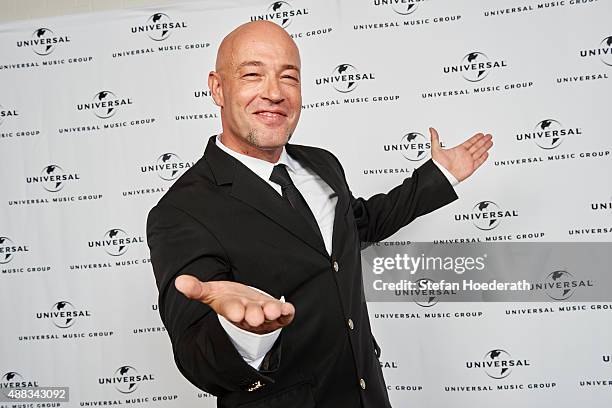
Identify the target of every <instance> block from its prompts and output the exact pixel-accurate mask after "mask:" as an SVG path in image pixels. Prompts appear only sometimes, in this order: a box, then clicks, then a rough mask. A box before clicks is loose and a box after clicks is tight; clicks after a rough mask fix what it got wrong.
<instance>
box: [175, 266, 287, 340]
mask: <svg viewBox="0 0 612 408" xmlns="http://www.w3.org/2000/svg"><path fill="white" fill-rule="evenodd" d="M174 285H175V287H176V289H177V290H178V291H179V292H181V293H183V294H184V295H185V296H186V297H188V298H189V299H192V300H198V301H200V302H202V303H205V304H207V305H209V306H210V307H211V308H212V309H213V310H214V311H215V312H216V313H217V314H219V315H221V316H223V317H225V318H226V319H227V320H229V321H230V322H232V323H233V324H234V325H236V326H238V327H240V328H241V329H244V330H247V331H250V332H252V333H257V334H265V333H270V332H272V331H274V330H276V329H278V328H280V327H284V326H287V325H288V324H289V323H291V321H292V320H293V317H294V316H295V308H294V307H293V305H292V304H291V303H287V302H281V301H280V300H278V299H275V298H273V297H272V296H269V295H267V294H265V293H262V292H259V291H257V290H255V289H253V288H251V287H249V286H247V285H243V284H241V283H238V282H231V281H209V282H201V281H200V280H199V279H197V278H196V277H195V276H191V275H180V276H179V277H177V278H176V280H175V281H174Z"/></svg>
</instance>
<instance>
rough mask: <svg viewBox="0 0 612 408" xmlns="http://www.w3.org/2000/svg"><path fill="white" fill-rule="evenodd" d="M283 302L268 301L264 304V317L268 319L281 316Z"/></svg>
mask: <svg viewBox="0 0 612 408" xmlns="http://www.w3.org/2000/svg"><path fill="white" fill-rule="evenodd" d="M281 306H282V303H281V302H279V301H272V302H266V303H265V304H264V305H263V306H262V310H263V313H264V318H265V319H266V320H267V321H272V320H276V319H278V318H279V317H280V316H281Z"/></svg>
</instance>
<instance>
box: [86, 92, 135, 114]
mask: <svg viewBox="0 0 612 408" xmlns="http://www.w3.org/2000/svg"><path fill="white" fill-rule="evenodd" d="M132 104H133V102H132V99H130V98H118V97H117V96H116V95H115V94H114V93H113V92H111V91H100V92H98V93H97V94H95V95H94V97H93V98H92V101H91V102H90V103H81V104H77V110H79V111H84V110H90V111H92V112H93V113H94V115H96V116H97V117H99V118H100V119H108V118H110V117H111V116H113V115H114V114H115V113H117V108H118V107H120V106H125V105H132Z"/></svg>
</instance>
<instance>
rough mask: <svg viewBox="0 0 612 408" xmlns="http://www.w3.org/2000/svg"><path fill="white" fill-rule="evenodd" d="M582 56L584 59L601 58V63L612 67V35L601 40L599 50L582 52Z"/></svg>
mask: <svg viewBox="0 0 612 408" xmlns="http://www.w3.org/2000/svg"><path fill="white" fill-rule="evenodd" d="M580 56H581V57H582V58H591V57H599V59H600V60H601V62H603V63H604V64H606V65H608V66H611V67H612V35H611V36H609V37H606V38H604V39H603V40H601V42H600V43H599V47H598V48H592V49H589V50H581V51H580Z"/></svg>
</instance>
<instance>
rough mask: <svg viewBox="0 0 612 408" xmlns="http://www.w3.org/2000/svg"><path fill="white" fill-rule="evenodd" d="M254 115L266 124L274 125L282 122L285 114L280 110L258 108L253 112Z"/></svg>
mask: <svg viewBox="0 0 612 408" xmlns="http://www.w3.org/2000/svg"><path fill="white" fill-rule="evenodd" d="M255 116H257V118H258V119H259V120H260V121H262V122H263V123H265V124H267V125H276V124H279V123H282V122H284V120H285V118H286V117H287V114H285V112H283V111H280V110H260V111H257V112H255Z"/></svg>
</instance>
